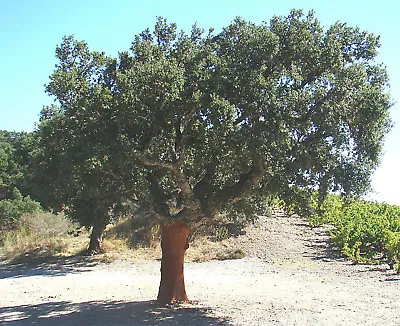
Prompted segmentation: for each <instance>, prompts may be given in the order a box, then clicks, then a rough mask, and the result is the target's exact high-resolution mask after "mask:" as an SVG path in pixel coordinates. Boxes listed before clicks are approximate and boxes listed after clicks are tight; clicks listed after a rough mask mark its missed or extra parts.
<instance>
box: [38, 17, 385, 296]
mask: <svg viewBox="0 0 400 326" xmlns="http://www.w3.org/2000/svg"><path fill="white" fill-rule="evenodd" d="M379 45H380V44H379V37H376V36H374V35H372V34H369V33H367V32H363V31H360V30H359V29H358V28H352V27H348V26H347V25H346V24H343V23H335V24H334V25H332V26H331V27H330V28H329V29H328V30H324V29H323V27H322V26H321V25H320V23H319V22H318V20H317V19H315V17H314V14H313V13H312V12H310V13H309V14H308V15H306V16H304V15H303V13H302V11H298V10H293V11H291V13H290V14H289V15H288V16H287V17H273V18H272V19H271V21H270V22H269V23H262V24H259V25H256V24H253V23H250V22H247V21H245V20H243V19H240V18H237V19H235V20H234V21H233V22H232V23H231V24H230V25H229V26H227V27H226V28H224V29H223V31H222V32H220V33H218V34H215V33H214V32H213V31H212V30H210V31H209V32H208V33H204V31H203V30H201V29H200V28H198V27H197V26H193V28H192V31H191V33H190V34H185V33H184V32H177V27H176V25H175V24H168V23H167V21H166V20H165V19H163V18H159V19H158V20H157V23H156V26H155V29H154V31H153V32H151V31H150V30H148V29H147V30H145V31H144V32H142V33H141V34H140V35H138V36H137V37H136V38H135V40H134V42H133V43H132V47H131V49H130V51H129V52H121V53H120V54H119V56H118V58H115V59H113V58H108V57H106V56H105V55H104V54H100V53H97V52H90V51H89V49H88V47H87V44H86V43H84V42H77V41H75V40H74V39H73V38H72V37H66V38H64V40H63V43H62V44H61V46H60V47H57V57H58V59H59V61H60V63H59V64H58V66H57V68H56V70H55V72H54V73H53V74H52V76H51V77H50V83H49V84H48V86H47V90H48V92H49V94H51V95H54V96H55V97H56V99H57V100H58V101H59V104H60V107H59V109H57V110H56V111H54V110H53V111H52V110H48V109H46V110H45V111H43V113H42V121H41V127H40V129H41V130H44V129H45V128H47V127H48V128H49V130H54V132H55V135H56V136H53V134H52V133H49V134H48V136H47V138H46V137H44V138H43V139H47V140H46V141H44V142H42V146H45V147H48V148H49V149H50V148H54V149H56V152H55V153H56V154H54V155H53V156H49V154H47V156H48V157H50V158H51V160H53V161H62V163H63V164H64V163H66V164H67V166H68V167H67V169H66V170H65V173H66V174H67V175H66V176H65V175H64V176H65V177H66V178H67V180H70V186H71V189H74V187H76V188H78V189H82V190H83V192H80V190H79V191H76V192H75V194H76V196H78V197H80V200H82V197H81V196H83V197H85V196H87V195H86V191H85V189H91V192H95V193H102V196H103V197H101V198H102V199H104V200H106V199H108V200H109V201H108V202H107V204H104V207H106V206H108V208H110V207H112V204H113V203H114V201H116V200H118V196H119V194H121V193H130V195H131V197H132V198H134V199H135V200H137V202H138V203H140V204H141V205H146V206H147V207H149V208H151V209H153V211H154V216H155V218H158V219H159V220H160V221H161V225H162V241H161V245H162V262H161V283H160V289H159V294H158V300H159V301H160V302H172V301H175V300H187V296H186V292H185V286H184V276H183V261H184V253H185V250H186V249H187V248H188V242H187V236H188V233H189V232H190V230H191V229H192V228H194V227H195V226H196V225H197V223H199V222H200V221H202V220H204V219H213V218H216V217H218V216H219V215H221V214H223V215H225V216H230V217H232V218H239V217H245V218H249V217H251V215H252V214H255V213H257V208H259V207H261V206H262V203H263V202H265V199H266V198H267V197H268V196H272V197H278V198H280V199H282V200H283V201H284V202H285V203H286V204H287V205H292V206H293V207H295V208H296V209H297V211H298V212H300V213H302V212H303V213H304V212H306V211H307V209H308V205H307V204H308V199H309V197H310V196H311V194H312V193H313V192H315V191H318V193H319V194H320V199H321V200H322V199H323V198H324V196H325V194H327V193H328V192H333V191H334V192H339V193H343V194H346V195H351V196H358V195H360V194H363V193H364V192H365V191H366V190H367V189H368V186H369V184H370V176H371V173H372V171H373V170H374V169H375V168H376V166H377V164H378V162H379V157H380V154H381V150H382V145H383V140H384V136H385V134H386V133H387V132H388V130H389V129H390V119H389V109H390V107H391V102H390V99H389V95H388V94H387V85H388V78H387V74H386V71H385V68H384V67H383V66H381V65H379V64H377V63H375V61H374V58H375V57H376V55H377V49H378V48H379ZM52 139H53V143H51V141H52ZM49 149H47V150H48V151H49V152H48V153H50V150H49ZM45 157H46V155H45ZM51 160H48V161H47V162H50V161H51ZM46 164H48V163H46ZM49 164H50V163H49ZM58 173H61V172H58ZM62 173H63V174H64V172H62ZM87 175H92V176H96V177H95V179H87V180H86V179H85V178H84V176H87ZM64 176H63V177H64ZM117 185H118V186H117ZM109 189H112V191H109ZM114 189H123V191H121V192H118V191H116V192H114ZM63 191H64V190H63V189H60V193H62V192H63ZM110 194H117V195H118V196H116V197H112V196H109V195H110ZM90 196H92V195H90ZM94 197H96V195H95V196H94ZM70 198H71V201H68V202H66V205H67V206H68V205H71V207H75V208H76V209H78V207H77V206H74V202H73V200H72V199H73V197H70ZM87 198H92V197H87ZM93 203H94V205H95V206H96V205H97V204H98V203H99V202H96V203H95V202H93ZM99 216H100V215H99ZM93 218H96V217H93Z"/></svg>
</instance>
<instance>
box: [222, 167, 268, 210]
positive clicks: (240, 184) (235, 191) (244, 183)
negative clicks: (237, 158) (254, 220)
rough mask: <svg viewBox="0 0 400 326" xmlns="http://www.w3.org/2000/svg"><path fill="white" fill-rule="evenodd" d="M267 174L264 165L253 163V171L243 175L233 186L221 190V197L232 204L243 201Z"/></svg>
mask: <svg viewBox="0 0 400 326" xmlns="http://www.w3.org/2000/svg"><path fill="white" fill-rule="evenodd" d="M264 172H265V167H264V164H263V163H262V162H261V161H259V162H253V164H252V166H251V169H250V170H249V171H248V172H246V173H242V174H241V175H240V177H239V180H238V181H237V182H236V183H234V184H233V185H229V186H226V187H225V188H224V189H222V190H221V192H220V194H221V195H220V196H221V197H222V199H225V200H224V201H225V202H226V200H227V201H228V202H229V203H230V204H235V203H237V202H239V201H240V200H242V199H243V197H244V196H246V195H247V194H248V192H249V191H250V189H251V188H252V187H253V186H257V185H258V184H259V182H260V180H261V178H262V177H263V175H264Z"/></svg>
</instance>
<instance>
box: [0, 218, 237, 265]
mask: <svg viewBox="0 0 400 326" xmlns="http://www.w3.org/2000/svg"><path fill="white" fill-rule="evenodd" d="M77 230H78V227H77V226H76V225H74V224H73V223H71V221H69V220H68V219H67V218H66V217H65V216H64V215H63V214H60V215H53V214H50V213H40V214H34V215H27V216H24V217H23V218H21V219H20V221H19V223H18V225H17V228H16V229H15V230H14V231H12V232H8V233H7V234H6V235H5V236H4V239H3V247H1V248H0V254H1V256H2V258H3V259H4V260H8V261H11V262H26V261H30V260H33V259H37V258H39V257H40V258H46V257H48V258H50V257H60V256H62V257H70V256H80V255H84V254H85V253H86V250H87V246H88V243H89V232H88V231H86V230H82V229H79V232H76V231H77ZM240 230H241V228H240V227H239V228H237V226H235V225H233V224H229V223H225V224H224V223H221V222H219V223H213V224H211V223H208V224H204V225H202V226H201V227H199V228H198V229H196V230H195V231H194V232H192V233H191V234H190V236H189V242H190V247H189V249H188V250H187V251H186V260H187V261H194V262H203V261H209V260H213V259H218V260H225V259H238V258H243V257H244V253H243V251H242V250H241V249H240V248H236V247H233V246H232V244H231V243H230V242H229V241H226V239H228V238H230V237H231V236H232V235H237V234H240ZM160 240H161V231H160V226H159V225H158V224H156V223H155V221H154V220H153V219H151V218H148V217H146V216H142V217H140V218H135V219H132V218H131V219H129V218H125V219H121V220H120V221H118V222H117V223H115V224H113V225H110V226H109V227H108V228H107V229H106V232H105V234H104V240H103V253H102V254H99V255H97V256H96V257H94V259H95V260H97V261H100V262H103V263H111V262H113V261H116V260H127V261H133V262H134V261H142V260H157V259H160V258H161V246H160Z"/></svg>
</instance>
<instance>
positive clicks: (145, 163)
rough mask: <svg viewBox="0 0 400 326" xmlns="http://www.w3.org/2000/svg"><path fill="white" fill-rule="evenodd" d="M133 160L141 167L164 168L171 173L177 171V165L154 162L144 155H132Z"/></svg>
mask: <svg viewBox="0 0 400 326" xmlns="http://www.w3.org/2000/svg"><path fill="white" fill-rule="evenodd" d="M132 156H133V158H134V159H135V160H136V161H137V162H138V163H139V164H141V165H143V166H145V167H158V168H163V169H167V170H170V171H175V170H176V169H177V167H176V165H175V164H173V163H168V162H158V161H153V160H151V159H149V158H148V157H146V155H144V154H142V153H138V152H136V153H133V154H132Z"/></svg>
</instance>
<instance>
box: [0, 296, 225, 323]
mask: <svg viewBox="0 0 400 326" xmlns="http://www.w3.org/2000/svg"><path fill="white" fill-rule="evenodd" d="M27 324H31V325H33V324H34V325H229V324H230V322H229V320H228V319H225V318H219V317H215V316H213V314H212V310H211V309H209V308H204V307H199V306H196V304H178V305H160V304H158V303H157V302H156V301H134V302H124V301H89V302H82V303H72V302H68V301H59V302H48V303H40V304H32V305H20V306H9V307H2V308H0V325H9V326H17V325H27Z"/></svg>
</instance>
